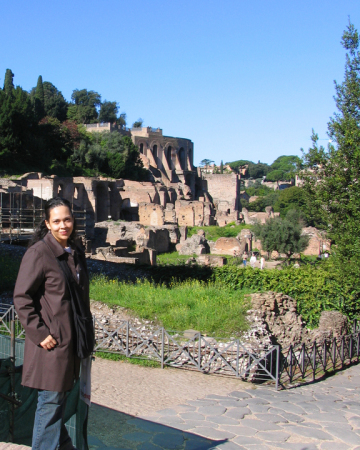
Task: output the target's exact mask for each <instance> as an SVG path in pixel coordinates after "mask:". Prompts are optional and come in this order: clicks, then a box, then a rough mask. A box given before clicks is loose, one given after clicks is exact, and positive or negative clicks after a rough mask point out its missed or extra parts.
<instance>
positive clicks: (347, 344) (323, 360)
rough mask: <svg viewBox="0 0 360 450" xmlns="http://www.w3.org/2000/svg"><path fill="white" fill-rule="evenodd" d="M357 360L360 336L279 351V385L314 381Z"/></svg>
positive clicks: (359, 349) (347, 336) (355, 334)
mask: <svg viewBox="0 0 360 450" xmlns="http://www.w3.org/2000/svg"><path fill="white" fill-rule="evenodd" d="M359 357H360V332H359V331H357V332H355V333H352V334H349V335H346V336H339V337H336V338H335V337H334V338H333V339H324V340H322V341H320V342H316V341H314V342H312V343H310V344H304V343H303V344H300V345H297V346H292V345H291V346H290V347H288V348H287V349H284V350H283V351H282V355H281V361H280V363H281V365H280V370H279V373H280V381H281V383H296V382H303V381H315V380H316V379H319V378H322V377H323V376H325V375H327V374H329V373H331V372H335V371H337V370H341V369H343V368H344V367H346V366H348V365H351V364H352V363H355V362H356V363H358V362H359Z"/></svg>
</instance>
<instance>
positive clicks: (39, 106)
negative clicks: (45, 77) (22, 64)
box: [34, 75, 45, 121]
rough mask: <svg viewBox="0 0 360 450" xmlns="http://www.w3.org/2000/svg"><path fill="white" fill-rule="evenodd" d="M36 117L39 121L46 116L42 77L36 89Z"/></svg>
mask: <svg viewBox="0 0 360 450" xmlns="http://www.w3.org/2000/svg"><path fill="white" fill-rule="evenodd" d="M34 100H35V105H34V106H35V117H36V119H37V120H38V121H39V120H41V119H42V118H43V117H44V115H45V98H44V87H43V81H42V76H41V75H39V78H38V81H37V85H36V89H35V99H34Z"/></svg>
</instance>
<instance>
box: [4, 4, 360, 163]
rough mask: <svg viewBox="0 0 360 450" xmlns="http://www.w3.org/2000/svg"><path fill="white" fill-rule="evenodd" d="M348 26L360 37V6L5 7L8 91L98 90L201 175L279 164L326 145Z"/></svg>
mask: <svg viewBox="0 0 360 450" xmlns="http://www.w3.org/2000/svg"><path fill="white" fill-rule="evenodd" d="M348 16H350V18H351V21H352V22H353V23H354V25H355V27H356V28H357V29H358V30H360V1H359V0H341V1H340V0H326V1H325V0H322V1H320V0H301V1H292V0H261V1H260V0H251V1H250V0H237V1H236V0H221V1H219V0H217V1H213V0H178V1H175V0H137V1H131V2H130V1H123V0H102V1H94V0H87V1H82V0H72V1H69V0H62V1H59V0H51V1H49V0H46V1H43V0H41V1H36V0H30V1H29V0H17V1H13V2H10V1H4V0H3V1H2V2H1V10H0V34H1V48H0V84H1V85H2V84H3V81H4V74H5V70H6V69H7V68H9V69H11V70H12V71H13V72H14V74H15V78H14V83H15V85H20V86H22V88H23V89H26V90H30V89H31V88H32V87H33V86H36V82H37V78H38V76H39V75H42V77H43V80H44V81H50V82H51V83H53V84H54V85H55V86H56V87H57V88H58V89H59V90H60V91H62V93H63V95H64V96H65V98H66V99H67V100H70V98H71V93H72V91H73V89H84V88H86V89H89V90H94V91H97V92H99V93H100V94H101V96H102V100H105V99H106V100H110V101H118V102H119V104H120V111H121V112H126V114H127V118H128V125H130V126H131V124H132V123H133V122H134V121H135V120H137V119H138V118H139V117H141V118H143V119H144V125H145V126H152V127H160V128H162V129H163V133H164V134H165V135H169V136H180V137H186V138H189V139H191V140H192V141H193V142H194V146H195V155H194V163H195V164H196V165H197V164H198V163H199V162H200V161H201V160H202V159H204V158H208V159H211V160H215V162H216V163H220V160H223V161H224V162H225V161H234V160H237V159H249V160H252V161H255V162H256V161H258V160H261V161H262V162H266V163H272V162H273V161H274V160H275V159H276V158H277V157H278V156H281V155H301V152H300V148H301V147H303V148H305V149H307V148H308V147H309V146H310V144H311V142H310V135H311V129H312V128H314V129H315V131H316V132H317V133H318V134H319V137H320V138H322V139H326V138H327V134H326V131H327V122H328V120H329V118H330V116H332V115H333V113H334V112H335V111H336V108H335V103H334V100H333V96H334V93H335V90H334V83H333V81H334V80H337V81H338V82H341V81H342V80H343V76H344V64H345V51H344V49H343V48H342V47H341V45H340V39H341V35H342V32H343V30H344V29H345V27H346V26H347V23H348ZM321 142H322V143H324V144H326V140H324V141H321Z"/></svg>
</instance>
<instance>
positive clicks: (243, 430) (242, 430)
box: [221, 425, 257, 436]
mask: <svg viewBox="0 0 360 450" xmlns="http://www.w3.org/2000/svg"><path fill="white" fill-rule="evenodd" d="M221 429H222V430H224V431H230V433H233V434H234V435H235V436H255V435H256V433H257V430H254V428H250V427H244V426H242V425H221Z"/></svg>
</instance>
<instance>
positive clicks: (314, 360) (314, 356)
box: [312, 341, 316, 381]
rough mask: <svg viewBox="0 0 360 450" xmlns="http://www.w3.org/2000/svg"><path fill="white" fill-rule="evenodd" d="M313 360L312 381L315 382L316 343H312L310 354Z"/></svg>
mask: <svg viewBox="0 0 360 450" xmlns="http://www.w3.org/2000/svg"><path fill="white" fill-rule="evenodd" d="M312 357H313V360H312V363H313V381H315V376H316V341H314V343H313V354H312Z"/></svg>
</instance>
